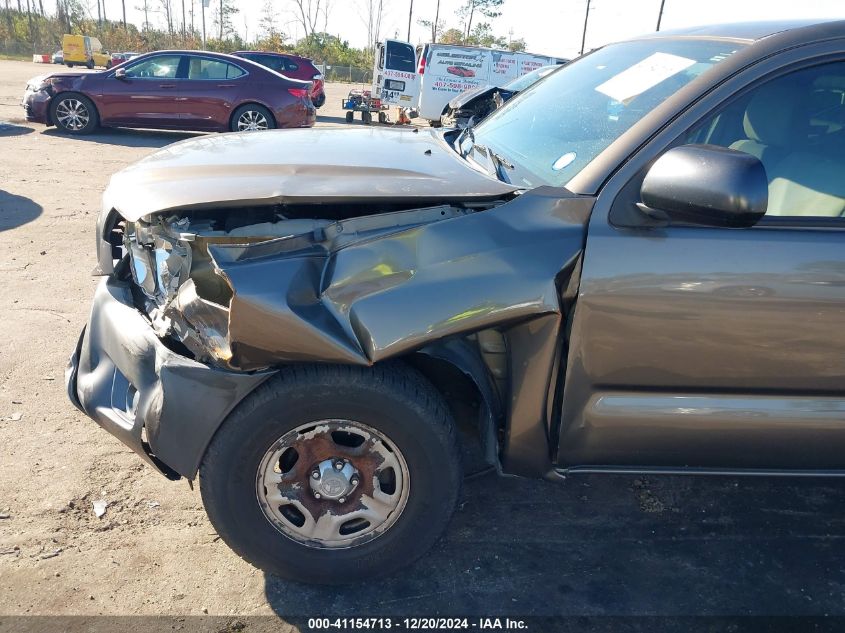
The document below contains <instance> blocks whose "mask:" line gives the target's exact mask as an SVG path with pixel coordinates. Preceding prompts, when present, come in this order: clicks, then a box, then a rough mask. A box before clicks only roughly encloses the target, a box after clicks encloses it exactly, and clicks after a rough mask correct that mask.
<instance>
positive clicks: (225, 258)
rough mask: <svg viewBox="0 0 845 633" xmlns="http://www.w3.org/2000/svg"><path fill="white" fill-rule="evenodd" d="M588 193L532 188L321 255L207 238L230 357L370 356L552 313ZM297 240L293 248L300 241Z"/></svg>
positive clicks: (355, 359) (579, 239) (255, 361)
mask: <svg viewBox="0 0 845 633" xmlns="http://www.w3.org/2000/svg"><path fill="white" fill-rule="evenodd" d="M591 206H592V199H587V198H581V197H577V196H575V195H573V194H570V193H569V192H566V191H565V190H560V189H552V188H541V189H538V190H535V191H534V192H531V193H528V194H525V195H523V196H520V197H519V198H517V199H516V200H514V201H512V202H510V203H507V204H504V205H501V206H499V207H497V208H494V209H489V210H486V211H483V212H479V213H472V214H468V215H463V216H458V217H453V218H451V219H445V220H442V221H439V222H431V223H429V224H421V225H419V226H414V227H411V228H407V229H404V230H398V231H395V232H391V233H389V234H387V235H385V236H375V237H372V238H363V239H360V240H353V241H351V242H349V243H347V244H343V245H341V246H334V247H332V248H330V249H327V250H325V251H324V252H322V253H320V252H315V251H314V250H307V249H292V250H291V251H290V252H284V250H283V247H284V243H283V242H284V241H279V243H278V244H275V245H274V244H272V243H267V242H265V243H259V244H255V245H225V244H219V245H215V246H211V247H210V248H209V252H210V254H211V256H212V257H213V259H214V262H215V265H216V266H217V268H218V269H219V270H220V272H221V273H222V274H223V275H225V277H226V279H227V280H228V282H229V285H230V286H231V288H232V293H233V296H232V300H231V303H230V312H229V341H230V344H231V348H232V359H231V364H232V365H233V366H235V367H239V368H241V369H250V368H258V367H266V366H268V365H273V364H277V363H284V362H301V361H317V362H341V363H355V364H372V363H376V362H379V361H382V360H385V359H387V358H391V357H394V356H398V355H402V354H404V353H407V352H410V351H413V350H415V349H418V348H420V347H423V346H424V345H426V344H427V343H429V342H431V341H435V340H439V339H443V338H446V337H450V336H455V335H460V334H466V333H471V332H476V331H479V330H483V329H487V328H490V327H493V326H503V325H504V326H506V325H508V324H516V323H518V322H520V321H524V320H529V319H532V318H537V317H540V316H542V315H546V314H560V312H561V298H560V296H559V289H558V287H557V281H556V279H557V278H558V275H559V273H560V272H561V271H563V270H566V269H570V270H571V269H572V267H573V265H574V262H576V261H577V258H578V255H579V254H580V252H581V249H582V247H583V240H584V226H585V223H586V220H587V217H588V214H589V210H590V208H591ZM303 245H304V244H303Z"/></svg>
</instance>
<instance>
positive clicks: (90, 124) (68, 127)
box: [50, 92, 100, 134]
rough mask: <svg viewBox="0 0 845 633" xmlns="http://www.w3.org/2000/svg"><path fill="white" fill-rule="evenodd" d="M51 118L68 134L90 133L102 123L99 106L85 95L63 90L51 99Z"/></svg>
mask: <svg viewBox="0 0 845 633" xmlns="http://www.w3.org/2000/svg"><path fill="white" fill-rule="evenodd" d="M50 120H51V121H52V122H53V125H55V126H56V129H59V130H61V131H62V132H67V133H68V134H90V133H91V132H93V131H94V130H96V129H97V126H98V125H99V124H100V117H99V115H98V114H97V107H96V106H95V105H94V103H93V102H92V101H91V100H90V99H89V98H88V97H86V96H85V95H81V94H79V93H77V92H62V93H59V94H58V95H57V96H55V97H53V99H52V100H51V101H50Z"/></svg>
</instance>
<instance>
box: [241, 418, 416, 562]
mask: <svg viewBox="0 0 845 633" xmlns="http://www.w3.org/2000/svg"><path fill="white" fill-rule="evenodd" d="M409 489H410V481H409V475H408V466H407V464H406V462H405V458H404V457H403V455H402V453H401V452H400V451H399V449H398V448H397V447H396V446H395V445H394V444H393V443H392V442H390V440H389V439H388V438H387V437H386V436H385V435H384V434H382V433H381V432H380V431H378V430H376V429H374V428H372V427H370V426H367V425H365V424H362V423H360V422H355V421H352V420H320V421H318V422H313V423H310V424H305V425H302V426H300V427H297V428H296V429H293V430H292V431H289V432H287V433H285V434H284V435H283V436H282V437H281V438H279V439H278V440H277V441H276V442H274V443H273V445H272V446H270V448H269V449H268V450H267V452H266V453H265V455H264V458H263V459H262V460H261V463H260V465H259V468H258V472H257V476H256V496H257V498H258V502H259V505H260V506H261V509H262V511H263V512H264V515H265V516H266V517H267V519H268V520H269V521H270V522H271V523H272V524H273V525H274V526H275V527H276V528H277V529H278V530H279V531H280V532H282V533H283V534H284V535H285V536H288V537H290V538H292V539H293V540H295V541H297V542H299V543H302V544H304V545H307V546H309V547H315V548H343V547H353V546H356V545H361V544H363V543H366V542H368V541H370V540H372V539H374V538H376V537H378V536H379V535H381V534H383V533H384V532H385V531H387V530H388V529H389V528H390V527H391V526H392V525H393V524H394V523H395V522H396V520H397V519H398V518H399V516H400V515H401V514H402V511H403V510H404V508H405V504H406V502H407V499H408V493H409Z"/></svg>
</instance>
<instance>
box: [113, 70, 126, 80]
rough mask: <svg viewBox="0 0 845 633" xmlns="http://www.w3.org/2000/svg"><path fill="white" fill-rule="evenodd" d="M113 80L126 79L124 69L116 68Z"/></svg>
mask: <svg viewBox="0 0 845 633" xmlns="http://www.w3.org/2000/svg"><path fill="white" fill-rule="evenodd" d="M114 78H115V79H126V69H125V68H118V69H117V70H115V71H114Z"/></svg>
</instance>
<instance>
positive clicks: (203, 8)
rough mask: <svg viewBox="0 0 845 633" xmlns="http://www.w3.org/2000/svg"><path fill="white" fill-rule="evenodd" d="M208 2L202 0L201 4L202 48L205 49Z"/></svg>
mask: <svg viewBox="0 0 845 633" xmlns="http://www.w3.org/2000/svg"><path fill="white" fill-rule="evenodd" d="M206 2H208V0H200V4H202V47H203V49H205V3H206Z"/></svg>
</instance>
